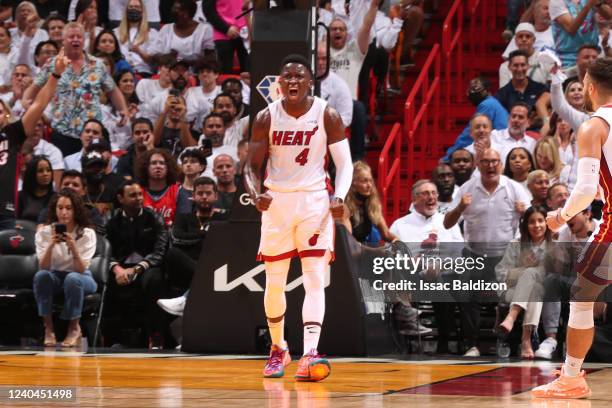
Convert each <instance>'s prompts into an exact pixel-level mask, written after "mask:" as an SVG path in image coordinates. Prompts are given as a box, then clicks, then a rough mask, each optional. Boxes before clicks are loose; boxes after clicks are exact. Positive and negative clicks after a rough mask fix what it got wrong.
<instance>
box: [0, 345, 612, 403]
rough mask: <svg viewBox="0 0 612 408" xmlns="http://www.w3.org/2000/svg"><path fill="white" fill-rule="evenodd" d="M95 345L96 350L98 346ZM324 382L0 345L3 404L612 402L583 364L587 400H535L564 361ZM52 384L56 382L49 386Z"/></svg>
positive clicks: (371, 373)
mask: <svg viewBox="0 0 612 408" xmlns="http://www.w3.org/2000/svg"><path fill="white" fill-rule="evenodd" d="M98 351H99V350H98ZM331 363H332V374H331V375H330V377H329V378H328V379H327V380H325V381H323V382H321V383H296V382H295V381H294V380H293V374H294V372H295V369H296V364H295V362H294V363H292V364H291V365H290V366H289V367H288V372H287V373H286V376H285V378H283V379H264V378H262V377H261V370H262V367H263V364H264V357H263V356H260V357H256V356H204V355H196V354H184V353H173V354H155V353H144V354H140V353H116V352H111V351H108V352H106V353H105V352H99V353H91V352H89V353H82V352H63V351H56V350H46V351H39V350H16V351H12V350H7V351H2V352H0V389H1V390H2V391H1V393H0V406H19V407H27V406H31V407H40V406H78V407H94V406H108V407H241V408H246V407H279V408H285V407H299V408H302V407H304V408H305V407H317V408H318V407H406V406H419V407H445V408H453V407H473V406H474V405H478V406H479V407H496V408H501V407H542V408H544V407H547V408H561V407H563V408H571V407H576V408H586V407H593V408H596V407H602V408H603V407H606V408H607V407H610V406H612V386H611V385H612V365H607V364H600V365H597V364H590V365H589V364H587V365H586V368H587V369H588V370H589V371H590V372H589V375H588V379H589V382H590V384H591V387H592V389H593V396H592V397H591V399H589V400H573V401H572V400H532V399H531V396H530V394H529V390H530V389H531V388H532V387H534V386H536V385H539V384H543V383H545V382H548V381H550V380H551V379H552V378H553V370H554V369H555V368H558V364H554V363H549V362H505V363H497V362H494V361H487V360H486V359H477V360H469V359H456V360H422V361H405V360H396V359H379V358H355V359H348V358H337V359H334V358H332V359H331ZM26 386H28V387H38V388H42V389H46V387H60V388H66V387H72V388H73V390H74V392H75V394H76V398H75V399H73V400H71V401H60V402H44V403H43V402H41V401H40V400H36V401H30V402H28V401H26V400H15V399H9V398H8V390H10V389H12V388H16V387H20V388H23V387H26ZM52 389H53V388H52Z"/></svg>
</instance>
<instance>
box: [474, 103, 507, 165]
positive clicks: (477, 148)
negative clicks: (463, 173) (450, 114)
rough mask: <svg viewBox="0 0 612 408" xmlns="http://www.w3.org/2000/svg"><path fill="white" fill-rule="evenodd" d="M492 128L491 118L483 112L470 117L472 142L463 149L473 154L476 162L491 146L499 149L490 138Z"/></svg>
mask: <svg viewBox="0 0 612 408" xmlns="http://www.w3.org/2000/svg"><path fill="white" fill-rule="evenodd" d="M492 130H493V125H492V124H491V119H489V117H488V116H487V115H485V114H484V113H476V114H475V115H474V116H472V118H471V119H470V136H471V137H472V140H474V143H472V144H471V145H469V146H466V147H465V150H467V151H468V152H470V153H472V154H473V155H474V157H475V160H476V162H478V160H480V156H482V153H483V152H484V151H485V150H486V149H490V148H493V149H495V150H496V151H498V152H499V151H500V146H498V145H497V144H496V143H494V142H493V140H492V139H491V132H492ZM503 163H504V157H503V156H502V165H503Z"/></svg>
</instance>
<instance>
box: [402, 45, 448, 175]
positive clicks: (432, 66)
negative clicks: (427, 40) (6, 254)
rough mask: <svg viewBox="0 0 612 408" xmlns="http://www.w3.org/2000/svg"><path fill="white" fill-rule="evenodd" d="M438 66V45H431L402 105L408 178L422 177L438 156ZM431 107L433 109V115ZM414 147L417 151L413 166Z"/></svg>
mask: <svg viewBox="0 0 612 408" xmlns="http://www.w3.org/2000/svg"><path fill="white" fill-rule="evenodd" d="M440 64H441V53H440V44H434V46H433V48H432V49H431V51H430V52H429V55H428V56H427V59H426V60H425V64H423V67H422V68H421V73H420V74H419V76H418V77H417V79H416V81H415V82H414V85H413V86H412V89H411V90H410V93H409V94H408V98H407V99H406V104H405V105H404V135H405V136H404V137H405V139H406V140H407V141H408V168H407V170H408V177H413V176H416V177H417V178H421V177H425V164H426V161H427V159H428V158H431V157H432V154H437V152H438V145H439V143H440V131H439V130H440V90H441V89H440ZM430 107H432V108H433V111H432V110H431V109H430ZM430 115H431V117H430ZM415 146H419V148H420V154H419V155H418V164H416V165H415V154H414V148H415ZM410 185H412V182H410Z"/></svg>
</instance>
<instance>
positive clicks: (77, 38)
mask: <svg viewBox="0 0 612 408" xmlns="http://www.w3.org/2000/svg"><path fill="white" fill-rule="evenodd" d="M277 3H279V4H281V2H277ZM423 3H424V2H423V1H421V0H419V1H413V0H402V1H401V2H400V1H397V0H394V1H390V2H389V1H381V0H354V1H352V2H350V5H349V3H348V2H346V4H345V2H344V1H340V0H323V1H320V2H319V4H318V5H319V18H320V20H321V21H324V22H325V23H326V24H328V25H329V27H330V30H331V34H330V38H329V39H328V40H329V42H330V43H331V55H330V61H329V65H330V68H331V69H330V72H329V74H328V76H327V77H326V78H324V79H323V80H322V84H321V90H322V97H323V98H325V99H326V100H328V102H329V104H330V106H332V107H334V108H336V109H337V110H338V111H339V112H340V114H341V117H342V120H343V124H344V125H345V126H346V127H347V128H350V129H351V134H352V137H351V148H352V153H353V156H354V159H355V160H358V159H361V158H363V157H364V155H365V149H366V143H367V139H368V135H367V132H368V121H369V120H370V119H369V116H373V114H374V112H368V111H367V110H368V98H369V94H370V93H371V92H381V91H382V86H385V85H384V84H385V80H386V76H387V73H388V61H389V52H390V51H391V50H393V49H394V48H395V47H396V44H397V42H398V37H399V36H400V33H402V32H403V34H402V35H403V36H405V39H406V41H404V43H403V47H404V52H403V57H402V63H403V64H404V65H410V64H413V61H414V49H413V44H414V40H415V38H416V36H417V34H418V33H419V31H420V28H421V25H422V23H423V5H424V4H423ZM252 6H253V4H252V2H251V1H248V0H205V1H195V0H174V1H159V0H70V1H68V0H58V1H52V2H49V1H37V0H33V1H10V0H9V1H2V2H0V115H1V116H0V127H1V128H2V131H3V137H5V136H6V135H8V137H9V141H10V144H5V143H3V144H1V145H0V149H1V150H2V151H0V154H1V156H0V158H2V157H4V156H5V155H10V158H11V161H10V162H9V163H8V164H7V166H10V165H12V164H15V167H17V174H16V178H17V179H18V194H15V197H14V199H13V198H10V197H9V198H7V199H6V200H5V201H6V202H4V201H2V206H3V208H2V211H1V212H0V217H1V218H0V225H1V228H2V229H10V228H13V227H15V220H18V221H17V225H16V226H17V227H18V228H19V227H22V225H19V223H20V222H21V223H26V222H30V223H33V224H35V225H37V228H38V229H37V233H36V242H37V255H38V260H39V268H40V272H39V273H38V274H37V275H36V278H35V281H34V287H35V294H36V299H37V303H38V311H39V314H40V316H41V317H42V318H43V320H44V323H45V340H44V343H45V344H52V343H54V342H55V333H54V326H53V320H52V316H51V314H50V313H51V312H50V309H51V306H50V305H51V302H52V298H53V295H54V294H56V293H57V292H58V291H60V289H61V288H63V289H64V292H65V293H66V297H65V299H64V302H65V306H64V312H63V313H62V316H61V317H62V318H65V319H67V320H69V321H70V323H69V331H68V335H67V336H66V338H65V339H64V341H63V343H62V344H63V345H64V346H67V347H70V346H74V345H78V344H80V336H81V332H80V329H79V327H78V320H79V317H80V313H81V312H80V309H82V306H83V297H84V296H86V295H87V294H88V293H91V292H92V291H95V290H96V287H95V285H92V279H91V271H90V270H89V263H90V260H91V257H92V255H93V253H91V247H92V245H93V246H94V247H95V246H96V236H97V237H102V236H104V237H105V238H106V239H107V240H108V241H109V243H110V245H111V248H112V265H111V269H110V277H111V279H110V283H109V292H108V294H109V299H110V302H108V304H109V305H110V306H109V307H108V310H107V311H106V312H105V314H107V313H108V314H109V315H115V316H117V315H119V316H121V315H122V310H123V308H124V307H125V306H124V302H125V301H126V300H128V301H129V300H130V299H131V298H134V297H135V296H136V295H135V294H136V292H138V296H140V297H142V298H143V299H144V300H143V303H142V306H143V307H144V315H145V316H144V321H143V327H142V329H143V333H144V335H145V336H143V338H145V337H146V338H147V339H148V341H149V343H148V345H149V346H150V347H152V348H158V347H161V346H162V343H163V337H164V331H165V330H167V325H166V324H165V323H166V320H164V318H163V316H162V315H160V313H162V309H161V308H160V307H159V306H158V305H157V304H156V302H157V301H158V300H160V299H162V300H161V301H160V306H161V307H162V308H164V309H166V308H165V304H164V302H163V298H164V295H166V294H167V290H166V289H167V288H168V287H169V286H173V287H177V288H181V289H182V290H183V291H184V290H188V288H189V285H190V281H191V277H192V276H193V273H194V271H195V268H196V261H197V259H198V254H199V248H201V244H202V240H203V238H204V236H205V234H206V231H207V230H208V228H209V227H208V224H209V222H210V221H215V220H222V219H226V218H227V217H228V215H229V212H230V210H231V208H232V205H233V201H234V197H235V195H236V192H237V191H238V188H239V185H240V183H241V166H242V165H243V164H244V162H245V158H246V155H247V152H248V145H249V142H248V133H249V132H248V123H249V115H251V114H252V113H253V112H251V107H250V89H251V87H250V85H251V84H250V74H249V69H250V65H251V62H250V59H251V58H252V56H251V55H250V50H251V44H250V41H251V37H252V25H251V18H252V12H251V11H250V8H251V7H252ZM274 6H275V5H274V2H272V7H274ZM321 41H323V39H321ZM319 48H320V49H321V52H320V53H319V55H318V66H319V69H318V71H320V73H322V71H324V67H325V66H326V65H327V61H326V53H325V52H323V50H324V49H325V47H324V46H323V42H321V46H320V47H319ZM372 71H373V73H374V75H376V77H377V78H379V82H378V83H379V88H378V89H377V90H369V89H368V88H369V84H370V82H369V79H370V73H371V72H372ZM49 83H52V85H53V89H51V90H50V86H49V87H48V86H47V84H49ZM395 86H399V85H398V84H395ZM358 89H359V92H358ZM49 91H50V93H49ZM41 107H42V109H41ZM33 119H35V120H34V121H33ZM19 124H21V125H19ZM19 126H22V127H23V129H22V128H21V127H19ZM4 150H6V151H4ZM0 164H3V165H4V164H6V163H4V162H3V163H0ZM0 169H1V167H0ZM360 169H362V170H363V175H364V177H369V179H368V180H367V181H364V183H363V185H364V186H365V185H366V184H367V183H369V185H370V188H369V190H368V188H367V187H360V188H359V189H357V190H356V191H354V192H353V194H352V195H351V197H352V198H353V200H352V201H351V205H352V206H353V207H354V208H353V210H355V211H359V212H361V213H364V214H366V213H371V208H374V209H375V208H377V207H378V213H379V214H378V216H376V218H374V221H375V225H376V226H377V227H378V228H379V229H380V230H382V231H383V235H384V237H385V238H386V239H393V238H394V236H393V234H391V233H390V232H389V229H388V228H387V227H386V224H385V221H384V219H383V218H382V216H381V215H380V201H378V200H377V198H376V197H375V196H373V197H372V199H371V200H370V199H369V198H367V197H366V194H367V192H366V191H373V190H372V187H373V180H372V174H371V171H370V170H369V168H367V165H365V163H364V164H363V166H361V167H360ZM4 175H5V176H6V178H8V176H9V175H10V171H7V172H5V174H4ZM368 175H369V176H368ZM11 182H12V180H8V183H9V184H7V185H10V183H11ZM16 193H17V192H16ZM5 195H6V196H9V195H10V194H9V193H7V194H5ZM3 200H4V199H3ZM366 207H370V208H368V209H367V210H366V209H365V208H366ZM65 212H67V213H68V214H69V215H65V214H64V213H65ZM371 214H375V213H371ZM353 219H359V216H358V215H355V216H354V217H353ZM361 220H362V221H363V222H364V224H363V225H360V226H357V227H356V228H355V230H356V231H362V232H365V231H366V229H367V228H369V227H370V226H371V224H369V223H368V220H369V218H368V216H365V217H363V218H361ZM57 225H60V227H59V229H57V230H56V226H57ZM62 225H65V226H66V227H67V230H64V227H63V226H62ZM347 225H349V226H350V222H348V223H347ZM94 232H95V233H97V235H96V234H94ZM92 234H93V235H92ZM77 254H80V255H79V256H78V257H77ZM168 263H170V264H172V265H173V267H172V268H168V267H167V264H168ZM75 273H76V274H77V275H78V279H77V275H75ZM68 294H70V295H68ZM180 299H183V301H184V299H185V296H183V297H182V298H179V300H180ZM122 302H123V303H122ZM175 303H176V302H175ZM183 306H184V302H183ZM177 314H180V313H177Z"/></svg>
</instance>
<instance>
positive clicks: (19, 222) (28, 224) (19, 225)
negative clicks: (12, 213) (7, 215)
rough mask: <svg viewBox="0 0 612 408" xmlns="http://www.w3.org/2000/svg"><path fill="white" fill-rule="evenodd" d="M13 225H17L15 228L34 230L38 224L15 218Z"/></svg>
mask: <svg viewBox="0 0 612 408" xmlns="http://www.w3.org/2000/svg"><path fill="white" fill-rule="evenodd" d="M15 225H16V226H17V229H19V230H26V231H33V232H36V227H37V226H38V224H36V223H35V222H34V221H30V220H15Z"/></svg>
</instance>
